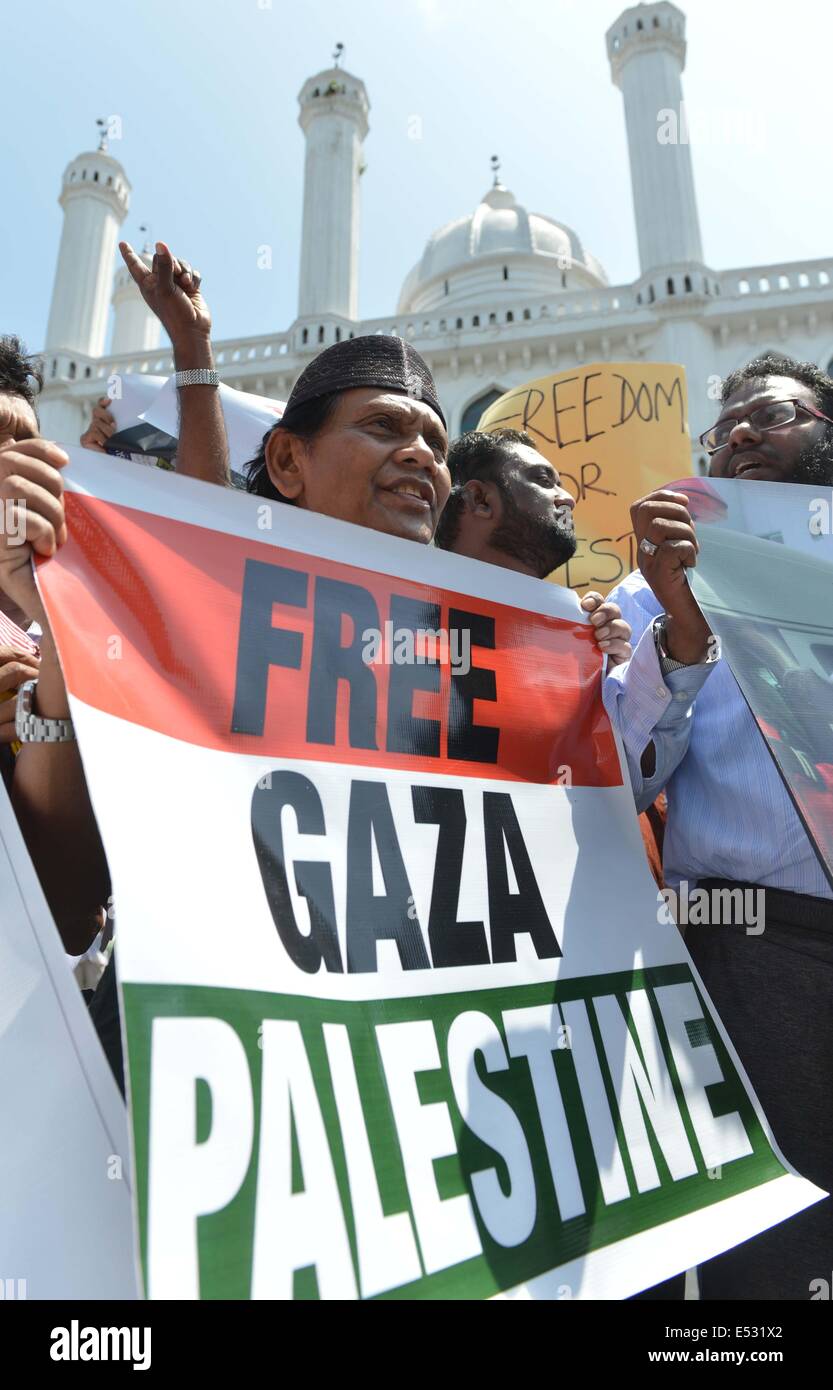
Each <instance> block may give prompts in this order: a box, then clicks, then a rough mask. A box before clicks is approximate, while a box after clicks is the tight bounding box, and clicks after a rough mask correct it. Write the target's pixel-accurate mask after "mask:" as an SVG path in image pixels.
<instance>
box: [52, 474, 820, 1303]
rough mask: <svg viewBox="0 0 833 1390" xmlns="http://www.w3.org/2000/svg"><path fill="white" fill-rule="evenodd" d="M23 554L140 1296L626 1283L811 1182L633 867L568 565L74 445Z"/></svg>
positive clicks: (596, 669) (720, 1240) (775, 1208)
mask: <svg viewBox="0 0 833 1390" xmlns="http://www.w3.org/2000/svg"><path fill="white" fill-rule="evenodd" d="M64 480H65V486H66V488H67V495H66V503H67V515H68V524H69V532H70V539H69V541H68V543H67V544H66V545H65V546H64V547H63V548H62V549H61V551H60V552H58V554H57V556H56V557H54V558H52V559H50V560H48V561H46V562H44V563H42V564H41V565H39V569H38V575H39V581H40V584H41V589H42V592H43V594H44V597H45V601H46V604H47V607H48V610H49V614H50V620H51V622H52V624H53V628H54V631H55V635H56V638H57V641H58V645H59V649H60V652H61V660H62V664H63V668H64V671H65V675H66V679H67V684H68V688H69V691H70V695H71V705H72V712H73V718H74V719H75V721H76V726H77V730H78V734H79V738H80V746H81V750H82V755H83V758H84V765H85V769H86V773H87V777H88V781H89V785H90V790H91V794H92V798H93V802H94V805H95V810H96V815H97V818H98V822H99V825H100V826H101V830H102V833H103V836H104V840H105V845H106V849H107V854H108V860H109V864H110V869H111V873H112V878H113V888H114V897H115V902H116V909H117V917H118V935H117V943H116V957H117V962H118V969H119V976H120V988H121V995H122V1005H123V1014H124V1024H125V1029H126V1041H127V1054H128V1072H129V1077H128V1086H129V1096H130V1103H131V1111H132V1126H133V1139H134V1145H135V1162H136V1175H137V1195H138V1218H139V1242H140V1248H141V1253H142V1263H143V1269H144V1278H145V1287H146V1290H147V1293H148V1295H149V1296H150V1297H152V1298H195V1297H200V1296H201V1297H203V1298H248V1297H252V1298H257V1299H271V1298H286V1297H293V1296H294V1297H315V1296H320V1297H325V1298H355V1297H363V1298H370V1297H394V1298H395V1297H407V1298H411V1297H454V1298H480V1297H488V1296H494V1295H497V1294H501V1293H502V1294H505V1295H510V1296H521V1295H523V1296H532V1297H576V1298H578V1297H581V1298H588V1297H607V1298H621V1297H624V1296H626V1295H628V1294H631V1293H633V1292H634V1291H636V1290H638V1289H640V1288H642V1287H644V1286H645V1285H648V1284H651V1283H654V1282H655V1281H657V1280H659V1279H662V1278H665V1277H667V1276H669V1275H671V1274H673V1273H676V1272H677V1271H679V1270H681V1269H683V1268H686V1267H688V1266H690V1265H692V1264H693V1263H695V1262H697V1261H699V1260H702V1259H705V1258H707V1257H709V1256H711V1255H713V1254H716V1253H717V1252H719V1251H720V1250H723V1249H725V1248H726V1247H727V1246H729V1245H732V1244H734V1243H735V1242H737V1241H740V1240H744V1239H746V1238H748V1237H749V1236H751V1235H753V1234H755V1233H756V1232H757V1231H759V1230H761V1229H764V1228H766V1227H768V1226H770V1225H772V1224H774V1223H775V1222H777V1221H779V1220H782V1219H783V1218H785V1217H787V1216H789V1215H791V1214H792V1213H794V1212H795V1211H797V1210H799V1209H801V1208H802V1207H804V1206H806V1205H807V1204H808V1203H810V1202H812V1201H814V1200H817V1199H818V1197H819V1196H820V1195H821V1194H820V1193H819V1190H818V1189H817V1188H814V1187H812V1186H811V1185H810V1184H809V1183H807V1182H805V1181H804V1180H803V1179H800V1178H798V1177H797V1176H795V1175H794V1174H792V1173H790V1172H789V1171H787V1169H786V1167H785V1165H784V1163H783V1161H782V1160H781V1159H780V1157H779V1156H778V1154H777V1153H776V1152H774V1151H773V1148H772V1146H771V1138H770V1135H769V1131H768V1128H767V1125H766V1121H765V1120H764V1118H763V1116H762V1115H761V1113H760V1110H759V1108H758V1107H757V1103H756V1102H755V1101H754V1099H753V1098H752V1097H751V1096H750V1093H749V1091H748V1089H747V1087H746V1085H745V1081H744V1077H743V1075H742V1072H741V1070H740V1065H739V1063H738V1061H737V1058H736V1056H735V1054H734V1052H733V1049H732V1047H731V1044H730V1043H729V1041H728V1039H727V1037H726V1034H725V1032H724V1031H723V1029H722V1027H721V1025H720V1023H719V1021H718V1020H717V1019H716V1018H715V1017H714V1014H713V1011H712V1010H711V1008H710V1005H709V1003H708V1000H707V999H706V998H705V997H704V995H703V993H702V991H701V989H700V987H699V981H698V977H697V975H696V972H695V971H694V970H693V967H692V966H691V964H690V962H689V960H688V957H687V955H686V952H685V949H684V946H683V943H682V940H681V938H680V936H679V934H678V932H677V930H676V928H674V927H673V926H672V927H669V926H668V925H666V921H667V917H666V913H665V904H664V902H661V910H658V896H657V892H656V889H655V886H654V884H653V882H652V880H651V878H650V874H649V872H648V868H647V865H646V863H645V858H644V854H643V852H642V847H641V840H640V836H639V831H638V828H637V821H636V816H635V812H634V807H633V799H632V796H631V792H630V788H629V787H628V786H627V785H625V784H624V783H623V778H622V764H621V761H620V756H619V752H618V750H617V746H616V742H615V739H614V736H613V733H612V730H611V727H610V725H609V722H608V720H607V717H606V714H605V712H604V708H603V705H602V702H601V695H600V679H599V676H600V658H599V655H598V652H597V650H596V648H595V646H594V642H593V638H592V632H591V629H590V627H589V625H588V623H587V619H586V616H585V615H584V614H583V613H581V611H580V609H579V604H578V599H577V597H576V595H575V594H572V593H570V592H569V591H566V590H564V589H560V588H558V587H556V586H553V585H547V584H541V583H540V582H539V581H535V580H532V579H530V578H527V577H526V576H523V575H519V574H515V573H510V572H508V571H505V570H502V569H497V568H495V567H492V566H489V565H483V564H479V563H477V562H475V561H470V560H467V559H465V558H463V557H460V556H456V555H449V554H446V553H445V552H441V551H435V550H432V549H431V548H430V547H421V546H418V545H416V544H414V543H412V542H406V541H401V540H398V539H396V538H393V537H391V536H387V535H382V534H379V533H377V532H370V531H367V530H363V529H359V528H356V527H354V526H350V525H347V524H345V523H341V522H338V521H334V520H332V519H331V518H328V517H324V516H315V515H312V514H310V513H309V512H306V511H303V510H299V509H297V508H290V507H288V506H286V505H283V504H280V503H271V502H262V501H259V500H258V499H255V498H251V497H246V496H243V495H241V494H238V493H234V492H229V491H225V490H223V489H220V488H214V487H209V486H205V485H200V484H197V483H193V482H190V481H189V480H187V479H183V478H178V477H175V476H168V475H159V474H157V473H154V472H153V471H152V470H146V469H135V468H131V467H130V466H129V465H126V464H113V463H111V462H110V461H108V463H107V465H106V467H102V465H101V463H100V461H99V460H96V459H94V458H92V457H91V456H90V455H88V454H84V453H83V452H79V451H73V452H72V454H71V466H70V467H69V469H68V470H67V471H66V473H65V479H64Z"/></svg>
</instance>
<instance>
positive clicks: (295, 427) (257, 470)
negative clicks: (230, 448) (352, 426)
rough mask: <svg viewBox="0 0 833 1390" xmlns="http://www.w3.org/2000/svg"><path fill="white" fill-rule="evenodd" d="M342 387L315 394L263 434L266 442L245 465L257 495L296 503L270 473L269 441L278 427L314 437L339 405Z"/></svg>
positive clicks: (248, 483)
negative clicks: (278, 486) (337, 404)
mask: <svg viewBox="0 0 833 1390" xmlns="http://www.w3.org/2000/svg"><path fill="white" fill-rule="evenodd" d="M340 395H342V392H341V391H330V392H329V394H328V395H326V396H314V397H313V399H312V400H310V401H303V402H302V404H301V405H296V406H293V407H292V409H291V410H287V411H285V412H284V414H283V415H282V416H281V418H280V420H278V422H277V424H274V425H273V426H272V428H271V429H268V430H267V431H266V433H265V435H264V436H263V442H262V443H261V446H260V448H259V449H258V451H257V453H256V454H255V456H254V458H253V459H252V460H251V462H250V463H246V464H244V465H243V471H244V473H245V475H246V491H247V492H251V493H253V494H254V495H255V496H256V497H268V498H270V499H271V501H273V502H287V503H289V505H290V506H293V505H294V498H291V497H284V495H283V493H282V492H279V491H278V489H277V488H276V487H275V484H274V483H273V482H272V479H271V478H270V477H269V469H268V468H267V467H266V444H267V442H268V440H269V439H270V437H271V436H272V435H273V434H274V432H275V430H285V431H286V433H287V434H297V435H298V437H299V438H300V439H313V438H314V437H315V435H317V434H318V431H319V430H320V429H323V427H324V425H325V424H326V423H327V421H328V420H329V418H330V416H331V415H332V413H333V410H334V409H335V404H336V401H337V400H338V398H339V396H340Z"/></svg>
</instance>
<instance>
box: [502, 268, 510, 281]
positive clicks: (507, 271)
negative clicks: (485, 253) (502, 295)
mask: <svg viewBox="0 0 833 1390" xmlns="http://www.w3.org/2000/svg"><path fill="white" fill-rule="evenodd" d="M503 278H504V280H508V279H509V267H508V265H505V266H504V267H503Z"/></svg>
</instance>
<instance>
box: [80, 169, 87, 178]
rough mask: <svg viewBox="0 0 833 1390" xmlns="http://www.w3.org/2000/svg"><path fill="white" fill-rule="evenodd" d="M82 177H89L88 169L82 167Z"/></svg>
mask: <svg viewBox="0 0 833 1390" xmlns="http://www.w3.org/2000/svg"><path fill="white" fill-rule="evenodd" d="M81 177H82V179H85V178H86V177H87V171H86V169H82V170H81Z"/></svg>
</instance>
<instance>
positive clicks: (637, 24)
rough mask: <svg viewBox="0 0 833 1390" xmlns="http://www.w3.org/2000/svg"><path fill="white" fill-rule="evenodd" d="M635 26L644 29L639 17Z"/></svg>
mask: <svg viewBox="0 0 833 1390" xmlns="http://www.w3.org/2000/svg"><path fill="white" fill-rule="evenodd" d="M636 27H637V29H644V28H645V25H644V24H643V23H642V20H641V19H638V20H637V21H636Z"/></svg>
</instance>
